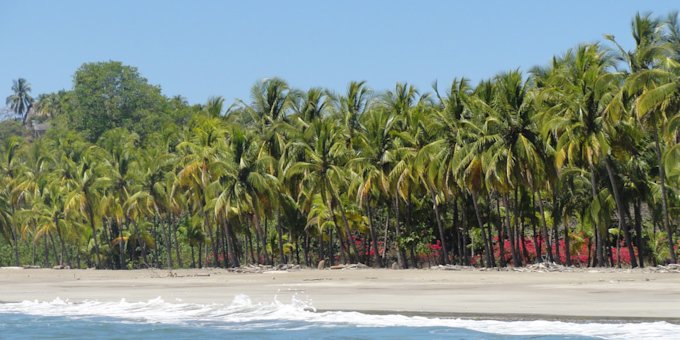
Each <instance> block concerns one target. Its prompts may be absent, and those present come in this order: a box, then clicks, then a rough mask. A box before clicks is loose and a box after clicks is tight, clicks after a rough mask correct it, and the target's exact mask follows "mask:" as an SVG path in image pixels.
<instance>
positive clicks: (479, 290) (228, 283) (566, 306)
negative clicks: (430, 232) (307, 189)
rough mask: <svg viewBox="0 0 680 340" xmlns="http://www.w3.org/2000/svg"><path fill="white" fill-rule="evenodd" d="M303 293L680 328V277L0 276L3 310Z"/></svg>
mask: <svg viewBox="0 0 680 340" xmlns="http://www.w3.org/2000/svg"><path fill="white" fill-rule="evenodd" d="M239 294H245V295H247V296H249V297H250V298H251V299H252V301H253V302H270V303H271V302H272V301H274V299H275V298H276V299H277V300H278V301H280V302H282V303H290V301H291V299H292V297H293V296H294V295H295V296H297V298H298V299H301V300H304V301H308V302H311V304H312V305H313V306H314V307H315V308H317V310H348V311H349V310H352V311H361V312H368V313H400V314H409V315H429V316H447V317H457V316H460V317H472V318H493V319H559V320H578V319H587V320H639V321H648V320H667V321H672V322H680V274H677V273H650V272H644V271H639V270H620V271H598V272H595V271H579V272H547V273H546V272H513V271H498V272H497V271H477V270H464V271H442V270H388V269H360V270H321V271H320V270H311V269H309V270H298V271H270V272H264V273H248V274H246V273H231V272H228V271H226V270H220V269H200V270H198V269H197V270H173V271H172V272H170V271H168V270H131V271H109V270H52V269H0V302H19V301H22V300H39V301H52V300H54V299H55V298H57V297H58V298H61V299H63V300H66V299H68V300H69V301H73V302H79V301H83V300H100V301H120V300H121V299H123V298H124V299H126V301H129V302H135V301H147V300H150V299H154V298H157V297H161V298H162V299H163V300H165V301H166V302H170V303H174V302H180V301H181V302H182V303H218V304H229V303H230V302H231V301H232V299H233V298H234V296H236V295H239Z"/></svg>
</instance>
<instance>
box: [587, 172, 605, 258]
mask: <svg viewBox="0 0 680 340" xmlns="http://www.w3.org/2000/svg"><path fill="white" fill-rule="evenodd" d="M590 183H591V185H590V187H591V194H592V195H593V202H595V201H596V200H597V190H596V189H595V186H596V185H597V182H596V181H595V167H594V166H593V167H591V169H590ZM594 224H595V258H596V262H595V263H596V266H597V267H602V266H604V253H603V251H602V250H603V248H604V247H603V245H604V237H603V235H602V230H601V229H600V226H599V225H598V224H599V223H597V222H595V223H594Z"/></svg>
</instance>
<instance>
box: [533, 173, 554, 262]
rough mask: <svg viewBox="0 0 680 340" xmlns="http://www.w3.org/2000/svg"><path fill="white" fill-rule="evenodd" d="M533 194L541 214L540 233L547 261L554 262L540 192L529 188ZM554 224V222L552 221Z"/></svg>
mask: <svg viewBox="0 0 680 340" xmlns="http://www.w3.org/2000/svg"><path fill="white" fill-rule="evenodd" d="M531 188H532V189H533V190H534V193H535V194H537V195H538V209H539V210H540V212H541V233H542V234H543V239H544V240H545V247H546V250H547V252H548V259H549V260H550V262H555V258H554V257H553V252H552V245H551V244H550V243H551V242H550V236H549V235H548V225H547V223H546V222H545V210H544V209H543V198H542V197H541V190H536V189H535V188H534V187H533V186H532V187H531ZM553 223H554V221H553Z"/></svg>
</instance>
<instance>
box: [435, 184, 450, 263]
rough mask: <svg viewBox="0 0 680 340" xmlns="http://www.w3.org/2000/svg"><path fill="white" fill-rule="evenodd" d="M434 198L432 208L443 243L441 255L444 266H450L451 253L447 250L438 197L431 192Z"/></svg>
mask: <svg viewBox="0 0 680 340" xmlns="http://www.w3.org/2000/svg"><path fill="white" fill-rule="evenodd" d="M430 195H431V197H432V207H433V208H434V217H435V218H436V219H437V229H438V230H439V239H440V240H441V243H442V251H441V253H440V258H441V261H442V264H449V253H448V251H447V250H446V236H445V235H444V227H443V226H442V219H441V217H440V216H439V206H438V205H437V196H436V195H435V194H434V191H430Z"/></svg>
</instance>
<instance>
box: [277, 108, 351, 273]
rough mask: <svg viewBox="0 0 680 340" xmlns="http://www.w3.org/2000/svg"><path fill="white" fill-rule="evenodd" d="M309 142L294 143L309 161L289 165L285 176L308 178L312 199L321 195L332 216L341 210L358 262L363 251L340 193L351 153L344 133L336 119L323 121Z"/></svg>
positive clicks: (314, 127)
mask: <svg viewBox="0 0 680 340" xmlns="http://www.w3.org/2000/svg"><path fill="white" fill-rule="evenodd" d="M305 140H306V141H308V142H304V141H298V142H293V143H294V146H296V147H299V148H300V149H302V150H304V153H305V159H304V160H303V161H297V162H294V163H292V164H290V165H288V166H287V167H286V169H285V170H284V171H285V174H286V175H285V176H286V177H288V178H290V177H291V176H295V175H298V174H302V175H304V178H303V180H302V182H303V183H302V185H303V187H305V188H308V190H307V191H308V192H309V193H312V194H311V195H309V196H310V197H311V196H313V194H320V195H321V197H322V199H323V201H324V202H327V204H328V205H329V209H330V210H331V215H334V214H335V209H336V208H338V209H339V210H340V217H341V218H342V222H343V226H344V233H345V237H346V239H347V241H348V243H349V244H350V247H351V248H352V250H353V251H354V255H352V254H350V260H352V259H355V257H354V256H358V255H359V252H358V251H357V248H356V245H355V244H354V242H353V240H352V232H351V230H350V226H349V222H348V220H347V214H346V212H345V208H344V205H343V202H342V200H340V197H339V194H338V187H339V186H341V185H343V182H345V181H346V179H347V174H346V169H345V163H346V161H347V160H346V158H347V152H348V150H347V148H346V144H345V140H344V138H343V134H342V130H341V129H339V128H338V125H337V123H336V121H335V120H333V119H332V118H325V119H321V120H318V121H315V122H313V123H312V125H311V126H310V128H309V129H308V130H307V131H306V132H305Z"/></svg>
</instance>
